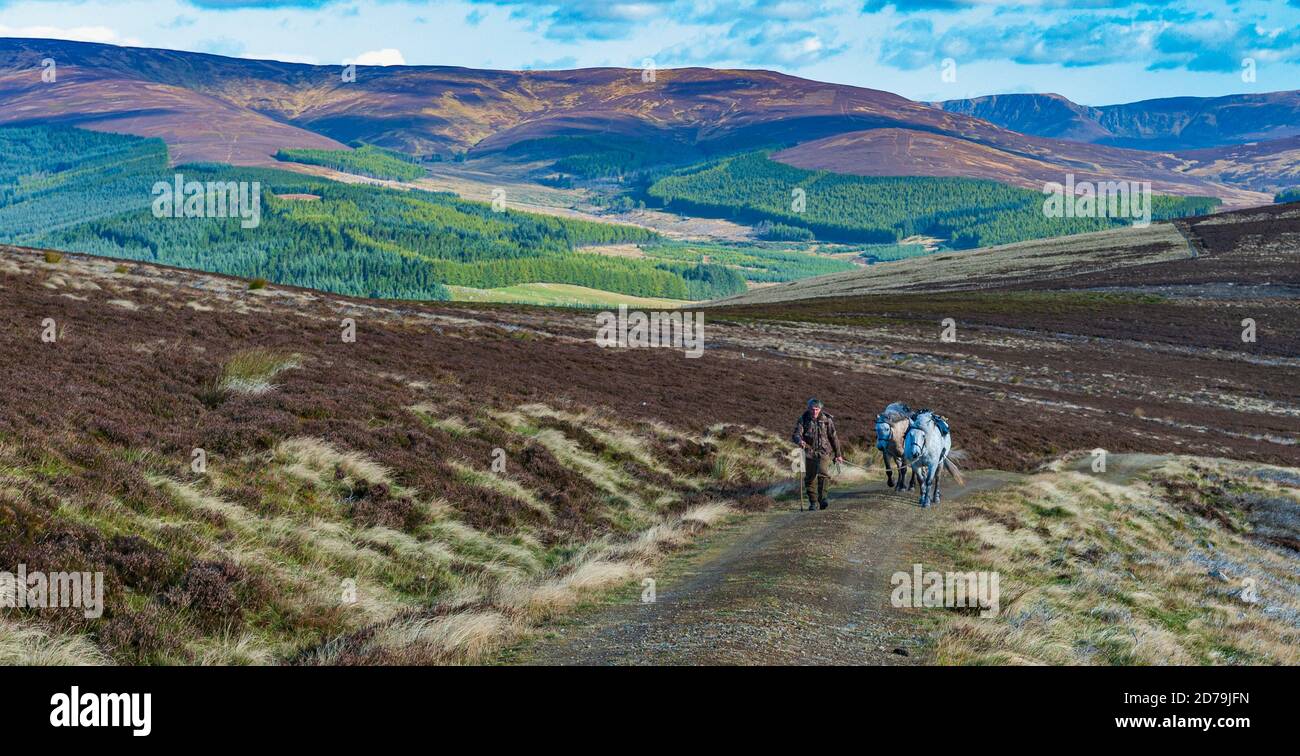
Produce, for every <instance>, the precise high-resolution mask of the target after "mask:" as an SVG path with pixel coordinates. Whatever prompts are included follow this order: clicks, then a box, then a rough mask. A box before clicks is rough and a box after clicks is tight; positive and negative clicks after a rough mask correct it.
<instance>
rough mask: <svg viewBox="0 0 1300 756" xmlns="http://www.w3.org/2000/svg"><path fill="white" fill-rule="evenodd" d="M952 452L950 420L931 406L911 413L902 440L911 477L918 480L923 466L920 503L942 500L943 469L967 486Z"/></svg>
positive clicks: (927, 503)
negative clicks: (910, 469)
mask: <svg viewBox="0 0 1300 756" xmlns="http://www.w3.org/2000/svg"><path fill="white" fill-rule="evenodd" d="M951 454H952V433H951V432H950V430H949V428H948V423H947V422H946V421H945V420H944V419H943V418H942V417H940V416H938V415H936V414H934V413H933V412H931V411H930V410H928V409H920V410H917V412H916V414H915V415H913V416H912V423H911V425H910V426H909V427H908V429H907V437H906V439H905V440H904V442H903V456H904V459H905V460H906V463H907V465H908V466H909V467H911V468H912V480H913V482H915V480H916V476H917V474H918V473H919V471H920V470H921V469H922V468H924V469H925V474H924V476H923V477H922V478H921V506H922V507H928V506H930V504H932V503H933V504H938V503H939V502H940V501H941V500H942V498H943V497H942V494H940V493H939V473H940V471H941V470H940V468H944V469H947V470H948V472H949V474H951V475H952V477H953V479H954V480H956V481H957V485H959V486H961V485H965V483H966V482H965V481H964V480H962V475H961V470H959V469H957V465H956V464H955V463H954V462H953V461H952V459H950V455H951Z"/></svg>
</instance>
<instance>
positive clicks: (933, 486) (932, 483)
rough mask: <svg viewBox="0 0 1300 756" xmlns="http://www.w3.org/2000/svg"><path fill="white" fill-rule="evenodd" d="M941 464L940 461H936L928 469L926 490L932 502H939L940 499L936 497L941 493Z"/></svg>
mask: <svg viewBox="0 0 1300 756" xmlns="http://www.w3.org/2000/svg"><path fill="white" fill-rule="evenodd" d="M939 464H940V463H938V462H936V463H934V464H932V465H930V469H929V470H926V476H925V492H926V494H927V495H928V496H929V497H930V503H931V504H938V503H939V500H938V499H937V498H936V496H937V495H938V493H939Z"/></svg>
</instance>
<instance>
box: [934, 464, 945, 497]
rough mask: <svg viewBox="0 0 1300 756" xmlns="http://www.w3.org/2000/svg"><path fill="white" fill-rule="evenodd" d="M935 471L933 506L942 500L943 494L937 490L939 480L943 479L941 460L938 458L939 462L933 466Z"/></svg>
mask: <svg viewBox="0 0 1300 756" xmlns="http://www.w3.org/2000/svg"><path fill="white" fill-rule="evenodd" d="M935 471H936V472H935V473H934V504H935V506H938V505H939V504H940V503H942V502H943V494H942V493H940V492H939V488H940V486H939V481H941V480H943V460H939V464H938V465H937V466H935Z"/></svg>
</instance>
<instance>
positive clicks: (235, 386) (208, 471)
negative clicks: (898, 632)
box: [0, 210, 1300, 663]
mask: <svg viewBox="0 0 1300 756" xmlns="http://www.w3.org/2000/svg"><path fill="white" fill-rule="evenodd" d="M1285 213H1286V210H1282V211H1280V213H1275V214H1269V213H1259V214H1255V215H1250V214H1245V215H1241V216H1232V215H1229V216H1220V217H1217V218H1214V219H1208V220H1204V221H1200V222H1199V223H1197V224H1195V225H1194V226H1193V228H1192V230H1193V231H1194V232H1195V233H1194V234H1193V235H1192V237H1191V238H1193V239H1195V240H1196V243H1195V246H1196V248H1197V249H1198V256H1197V257H1196V258H1194V259H1191V258H1179V257H1176V256H1172V257H1170V259H1167V260H1165V261H1164V262H1156V263H1148V264H1147V266H1146V267H1148V268H1150V269H1151V270H1153V271H1162V273H1161V276H1162V277H1156V276H1154V275H1153V276H1146V277H1133V276H1119V277H1118V278H1117V279H1116V280H1109V281H1107V280H1103V281H1101V282H1100V283H1098V286H1100V287H1101V288H1106V289H1113V290H1109V291H1089V290H1082V291H1078V290H1076V291H1053V290H1046V291H1044V290H1031V291H1010V290H1005V289H1003V290H993V289H986V290H975V291H970V290H963V289H962V288H961V287H958V286H956V285H953V286H950V287H949V288H951V289H953V290H952V291H946V292H941V293H938V294H921V293H906V292H887V296H882V295H881V294H879V293H877V294H872V295H870V296H853V297H839V298H829V299H826V298H822V299H807V300H799V301H793V302H783V303H778V304H761V303H756V304H748V305H744V306H732V307H720V308H712V309H709V310H707V311H706V317H707V323H706V347H707V348H706V350H705V353H704V354H703V355H702V356H701V357H700V358H699V359H689V358H687V357H685V356H684V355H683V354H682V353H681V352H680V351H678V350H672V349H602V348H600V347H598V346H597V345H596V344H595V343H594V342H593V338H594V336H595V335H596V331H597V322H596V320H595V314H594V313H592V312H590V311H571V310H561V309H544V308H533V307H521V306H488V305H472V304H449V303H443V304H433V303H422V304H421V303H406V302H393V301H389V302H376V301H367V300H360V299H350V298H347V297H341V296H335V295H328V294H322V293H319V292H313V291H309V290H303V289H294V288H290V287H281V286H275V285H270V286H265V285H263V284H261V283H257V284H255V285H251V286H250V284H249V282H247V281H246V280H241V279H236V278H228V277H223V276H219V275H214V274H205V273H199V272H193V271H184V270H179V269H174V268H166V267H161V266H154V265H149V264H146V263H138V262H130V261H114V260H109V259H104V258H96V257H84V256H79V255H71V254H68V255H60V254H58V253H53V252H45V251H41V250H30V249H22V248H14V247H4V248H0V294H2V296H0V318H2V319H3V321H4V322H6V323H10V324H11V327H9V328H6V329H5V330H4V331H3V332H0V354H3V355H4V360H3V363H0V371H2V374H3V379H4V382H5V385H6V386H7V387H8V388H7V389H6V401H5V403H4V405H3V406H2V407H0V521H2V523H3V528H0V557H3V561H4V562H5V563H13V564H19V563H21V564H26V565H28V566H29V567H30V568H32V569H36V568H38V567H39V568H45V569H55V568H56V567H57V566H58V565H66V564H70V563H75V564H86V565H91V566H92V567H93V569H97V570H103V571H104V572H105V574H106V576H107V581H108V585H107V590H106V603H107V610H106V612H105V614H104V616H103V617H101V618H98V619H86V620H83V619H82V618H81V616H80V615H68V614H58V615H53V614H49V613H46V614H41V613H37V612H30V611H28V612H23V611H19V612H8V613H6V614H5V616H4V619H3V621H4V623H5V628H4V633H3V638H4V640H3V643H2V644H0V646H2V647H0V658H3V659H4V660H6V661H44V662H126V663H174V662H211V663H274V662H298V663H374V662H419V663H424V662H445V661H463V660H471V659H476V658H482V656H481V655H482V654H484V653H487V652H490V651H491V650H492V649H495V648H499V647H501V646H502V645H503V644H507V643H510V642H512V641H513V640H515V639H517V638H520V637H525V636H527V635H528V634H529V633H530V632H531V628H534V627H536V626H537V624H538V623H543V622H545V621H546V620H547V619H548V618H551V617H554V616H555V615H557V614H558V613H561V612H564V611H565V610H567V609H568V608H570V607H572V606H573V605H574V604H575V603H577V602H579V601H581V600H583V599H582V597H583V596H585V595H588V594H590V593H591V592H592V591H594V590H598V589H601V588H605V587H609V586H614V585H619V584H622V583H624V582H626V581H628V580H630V579H632V578H635V577H637V576H639V575H643V574H645V573H646V571H647V570H649V569H650V568H651V566H652V565H654V564H655V563H657V562H658V560H659V559H661V558H662V556H663V555H664V554H665V553H666V552H668V551H671V550H673V549H674V548H676V547H677V546H678V545H680V544H681V543H684V542H687V541H689V540H690V539H691V538H692V536H693V534H695V533H697V532H698V531H700V530H701V529H703V528H705V527H707V526H708V525H709V524H712V523H716V522H718V521H719V520H720V519H723V518H725V517H726V516H727V515H728V514H729V513H732V512H736V511H743V510H754V509H765V508H769V507H770V506H771V500H770V499H768V498H767V497H766V496H763V495H761V494H759V493H758V492H759V491H761V490H765V488H766V487H767V486H769V485H770V484H772V483H775V482H778V481H782V480H785V479H787V476H788V474H789V460H788V458H787V456H786V452H787V444H786V443H785V442H784V440H783V439H784V437H785V435H786V434H787V433H788V430H789V425H790V423H791V422H792V421H793V419H794V417H795V416H796V415H797V413H798V411H799V408H800V407H801V406H802V404H803V401H804V400H805V399H806V398H807V397H808V396H809V395H816V396H819V397H822V398H824V399H825V400H826V401H827V402H828V406H829V408H830V411H831V412H832V413H833V414H834V415H835V417H836V420H837V424H838V425H839V427H840V429H841V434H842V437H843V439H844V441H845V442H846V444H847V445H848V446H849V448H850V449H851V459H853V460H855V461H856V462H858V463H865V464H871V463H872V462H873V459H874V458H873V457H872V456H871V454H870V446H871V440H872V428H871V420H872V418H873V417H874V416H875V413H876V412H878V411H879V409H880V407H882V406H883V405H884V404H885V403H887V402H889V401H892V400H895V399H903V400H905V401H908V402H910V403H912V404H913V405H929V406H934V407H938V408H941V409H942V410H943V411H944V413H945V414H946V415H947V416H948V418H949V419H950V421H951V422H952V425H953V427H954V429H955V431H954V432H955V433H956V434H957V439H958V443H957V445H958V446H959V447H961V448H962V449H964V450H965V451H966V453H967V461H966V462H965V464H967V465H969V466H970V467H972V468H977V469H978V468H984V469H989V468H996V469H1001V470H1011V471H1030V470H1033V469H1035V468H1036V467H1037V466H1039V465H1041V464H1042V463H1044V462H1046V461H1049V460H1052V459H1055V458H1058V457H1059V456H1060V455H1061V454H1063V453H1065V452H1069V451H1071V450H1085V449H1092V448H1096V447H1102V448H1106V449H1109V450H1111V451H1115V452H1157V453H1179V454H1194V455H1200V456H1204V457H1214V458H1228V459H1237V460H1247V461H1252V462H1254V463H1272V464H1281V465H1287V466H1292V467H1294V466H1296V465H1297V464H1300V453H1298V452H1297V447H1296V439H1297V436H1298V435H1300V414H1298V413H1297V410H1296V407H1298V406H1300V380H1297V376H1300V360H1298V359H1297V357H1296V355H1297V353H1300V343H1297V341H1296V339H1297V334H1300V320H1297V318H1300V315H1297V312H1296V308H1295V307H1294V300H1293V299H1290V300H1288V299H1282V298H1280V296H1281V295H1280V294H1279V293H1278V290H1277V289H1278V287H1269V286H1264V285H1263V284H1265V283H1266V282H1267V281H1272V282H1273V283H1276V284H1283V285H1285V284H1286V282H1287V280H1288V279H1286V278H1284V276H1285V274H1286V271H1288V270H1293V269H1294V266H1291V265H1290V264H1289V263H1288V261H1289V260H1290V259H1291V258H1290V257H1288V255H1292V254H1294V247H1289V246H1287V245H1288V244H1289V243H1290V242H1289V241H1288V240H1289V239H1291V238H1292V237H1290V236H1289V235H1288V233H1289V232H1286V231H1285V230H1284V227H1285V226H1284V225H1283V227H1274V226H1268V224H1277V223H1281V224H1286V223H1289V222H1290V220H1289V218H1287V217H1286V216H1285ZM1259 223H1262V224H1265V226H1267V227H1268V228H1270V229H1272V230H1270V231H1269V232H1268V234H1269V235H1268V236H1266V237H1265V236H1261V234H1260V232H1259V231H1258V227H1257V226H1256V225H1255V224H1259ZM1252 229H1255V230H1252ZM1264 240H1267V242H1268V244H1271V245H1272V246H1268V247H1267V249H1268V250H1270V251H1269V252H1268V254H1267V255H1264V256H1262V257H1261V256H1260V255H1255V256H1253V257H1247V256H1246V253H1245V252H1243V251H1242V250H1243V249H1245V248H1251V249H1254V248H1258V247H1259V246H1260V245H1261V243H1262V241H1264ZM1167 242H1168V244H1170V245H1173V244H1175V242H1174V240H1173V239H1172V238H1170V239H1168V240H1167ZM1161 254H1166V253H1165V252H1162V253H1161ZM1270 261H1271V262H1270ZM1252 263H1259V264H1264V265H1265V267H1263V268H1260V267H1257V266H1252ZM1270 265H1275V266H1276V269H1275V268H1273V267H1268V266H1270ZM1161 266H1163V267H1161ZM1189 266H1190V267H1189ZM879 267H883V266H879ZM1055 267H1056V266H1055V264H1053V263H1051V262H1050V258H1049V259H1048V261H1047V265H1046V266H1045V268H1044V269H1045V270H1048V271H1050V270H1054V269H1055ZM1202 267H1203V268H1204V273H1196V271H1200V270H1202ZM1107 270H1108V269H1105V268H1102V269H1100V270H1099V269H1097V268H1096V267H1088V268H1087V269H1086V270H1080V271H1078V273H1080V274H1084V275H1099V276H1103V277H1104V276H1107V275H1110V274H1109V273H1108V272H1107ZM1122 270H1128V269H1121V271H1122ZM1261 270H1263V271H1265V273H1263V274H1261V273H1259V271H1261ZM1187 271H1192V272H1193V273H1190V274H1189V273H1187ZM1270 271H1271V272H1270ZM996 273H997V271H991V272H990V275H996ZM1027 275H1028V274H1027V273H1026V271H1023V270H1021V271H1019V272H1015V273H1013V274H1010V275H1009V276H1008V278H1010V279H1017V278H1023V277H1025V276H1027ZM1188 276H1191V277H1190V278H1188ZM1048 280H1052V279H1048ZM1147 282H1149V283H1151V284H1155V285H1156V286H1153V287H1150V288H1149V289H1143V288H1142V287H1141V286H1139V285H1138V284H1139V283H1147ZM1093 283H1097V282H1090V283H1089V287H1090V288H1096V287H1093V285H1092V284H1093ZM1248 283H1249V284H1252V286H1253V288H1252V286H1247V285H1246V284H1248ZM917 285H919V283H918V284H917ZM1225 292H1226V293H1225ZM1246 317H1249V318H1251V319H1253V320H1255V321H1256V323H1257V324H1258V334H1257V339H1256V340H1255V341H1253V342H1243V340H1242V338H1241V334H1242V328H1241V321H1242V319H1243V318H1246ZM348 318H350V319H351V320H352V322H353V323H354V324H355V327H356V338H355V341H350V340H347V339H345V338H343V337H344V335H345V331H344V329H345V328H346V327H347V325H348V324H347V323H345V322H344V320H345V319H348ZM945 318H952V319H953V322H954V325H955V328H956V330H955V335H956V339H955V340H945V339H943V338H941V334H942V331H943V328H944V323H943V320H944V319H945ZM1243 369H1244V370H1245V372H1243ZM1246 375H1248V376H1249V378H1248V379H1247V378H1244V376H1246ZM199 450H201V453H199ZM199 460H202V461H203V463H204V464H203V465H201V466H200V467H201V468H202V472H199V471H198V469H199V468H196V466H195V465H196V463H197V462H198V461H199ZM499 463H503V464H504V468H501V467H499V466H495V465H498V464H499ZM1180 495H1182V494H1180ZM1186 495H1187V496H1192V495H1193V493H1191V492H1187V493H1186ZM1193 504H1194V503H1193ZM1193 504H1189V506H1193ZM1053 506H1054V505H1053ZM971 543H974V542H973V541H972V542H971ZM353 599H355V600H353ZM70 616H71V617H74V618H73V619H70V618H69V617H70ZM1004 640H1005V639H1004ZM999 642H1002V641H999ZM945 648H949V646H945ZM950 648H951V650H950V651H945V653H950V654H951V655H952V656H953V657H954V658H957V657H960V658H968V657H970V655H971V654H973V653H976V652H975V651H970V650H969V649H967V650H962V649H963V648H965V647H961V646H951V647H950ZM979 653H983V652H979ZM1008 653H1021V652H1019V651H1014V649H1012V650H1011V651H1008ZM1189 653H1194V654H1203V653H1208V652H1206V651H1204V650H1203V649H1200V648H1199V647H1198V649H1196V650H1193V651H1189ZM1261 653H1262V652H1261ZM977 655H978V654H977ZM1021 655H1022V656H1026V657H1028V656H1032V655H1029V654H1023V653H1022V654H1021ZM999 658H1000V657H999ZM1196 658H1201V657H1196Z"/></svg>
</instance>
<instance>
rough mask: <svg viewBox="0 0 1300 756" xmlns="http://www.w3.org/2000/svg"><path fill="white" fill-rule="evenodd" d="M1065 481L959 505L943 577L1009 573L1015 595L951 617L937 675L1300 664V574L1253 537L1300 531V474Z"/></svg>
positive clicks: (1225, 469)
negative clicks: (961, 669)
mask: <svg viewBox="0 0 1300 756" xmlns="http://www.w3.org/2000/svg"><path fill="white" fill-rule="evenodd" d="M1056 467H1057V469H1056V470H1054V471H1047V472H1043V473H1039V474H1037V475H1034V476H1032V477H1031V478H1029V479H1028V480H1026V481H1025V482H1024V483H1022V484H1017V485H1014V486H1011V487H1009V488H1004V489H1001V490H998V491H996V492H990V493H985V494H979V495H975V496H972V497H969V498H966V499H963V500H961V501H959V502H958V503H957V505H956V506H955V507H954V509H953V510H952V511H951V512H950V513H949V514H950V519H949V520H948V523H947V527H946V528H945V532H944V534H943V535H942V536H940V537H938V538H936V539H935V540H933V541H932V542H931V543H930V549H929V550H930V554H929V558H928V563H927V567H929V566H931V565H933V566H934V568H935V569H939V570H948V569H960V570H996V571H997V572H999V574H1000V576H1001V592H1002V599H1001V611H1000V614H999V615H998V616H997V617H996V618H989V619H980V618H976V617H969V616H963V615H958V614H955V613H954V614H947V615H945V616H944V617H943V619H942V620H941V621H940V626H939V628H938V630H937V632H936V635H935V644H934V654H935V660H936V661H938V662H939V663H944V664H1055V665H1080V664H1103V665H1109V664H1296V663H1300V630H1298V629H1297V627H1298V626H1300V624H1298V620H1300V580H1298V578H1300V567H1297V561H1296V559H1295V555H1294V553H1291V552H1288V551H1287V550H1285V549H1284V548H1282V547H1279V546H1272V545H1269V544H1267V543H1264V542H1262V541H1261V539H1260V538H1258V537H1253V536H1259V535H1261V534H1264V533H1266V532H1267V531H1266V530H1264V529H1266V528H1270V527H1273V526H1274V525H1276V523H1277V522H1279V521H1281V522H1283V525H1282V526H1283V527H1291V528H1294V527H1295V523H1296V522H1300V519H1297V517H1298V516H1297V514H1296V512H1297V511H1300V470H1289V471H1288V470H1284V471H1281V472H1280V473H1278V474H1276V475H1275V476H1274V477H1273V478H1270V477H1268V476H1269V475H1271V474H1272V473H1269V472H1267V470H1268V469H1270V468H1264V467H1263V466H1257V465H1256V466H1249V467H1250V468H1251V469H1252V470H1254V471H1264V472H1262V473H1260V475H1256V474H1255V473H1253V472H1252V473H1247V474H1243V472H1242V471H1243V468H1245V467H1247V466H1246V465H1243V463H1239V462H1229V461H1226V460H1208V459H1198V458H1187V457H1177V458H1173V459H1171V460H1170V461H1168V462H1167V463H1166V464H1164V465H1163V466H1162V467H1160V468H1159V469H1157V470H1155V471H1154V472H1153V473H1151V475H1150V477H1149V479H1143V478H1138V479H1134V480H1129V481H1123V480H1120V481H1107V480H1105V479H1102V478H1101V477H1099V476H1096V475H1092V474H1088V473H1081V472H1071V471H1062V470H1061V469H1060V466H1059V465H1058V466H1056ZM1261 475H1262V476H1263V477H1260V476H1261ZM1187 492H1195V493H1194V494H1188V493H1187ZM1187 495H1192V496H1194V497H1196V501H1198V502H1201V503H1207V502H1208V503H1209V506H1212V507H1215V508H1216V509H1217V510H1218V511H1219V512H1221V513H1222V514H1223V515H1224V516H1226V517H1228V518H1229V520H1230V521H1232V522H1233V523H1234V525H1233V527H1231V528H1229V527H1225V526H1224V525H1223V524H1222V523H1221V522H1219V521H1216V519H1214V518H1207V517H1204V516H1202V515H1201V514H1198V513H1196V512H1195V511H1194V510H1193V509H1192V508H1189V507H1188V506H1185V504H1186V500H1184V499H1182V498H1180V497H1182V496H1187ZM1241 502H1266V503H1267V502H1271V503H1272V505H1273V506H1275V507H1277V510H1278V511H1279V512H1283V513H1285V512H1287V511H1289V512H1290V513H1291V514H1290V515H1289V518H1290V520H1289V524H1287V522H1286V518H1287V517H1288V515H1286V514H1282V515H1280V516H1279V517H1280V518H1281V519H1280V520H1279V519H1278V518H1273V519H1269V520H1267V521H1265V520H1260V521H1258V522H1253V521H1252V520H1251V517H1252V516H1254V515H1252V514H1250V513H1249V512H1247V511H1246V509H1243V508H1242V507H1241V506H1240V503H1241ZM1288 502H1289V503H1288ZM1257 509H1258V506H1256V507H1255V510H1257ZM1255 510H1252V511H1255ZM1252 599H1254V600H1252Z"/></svg>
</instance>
